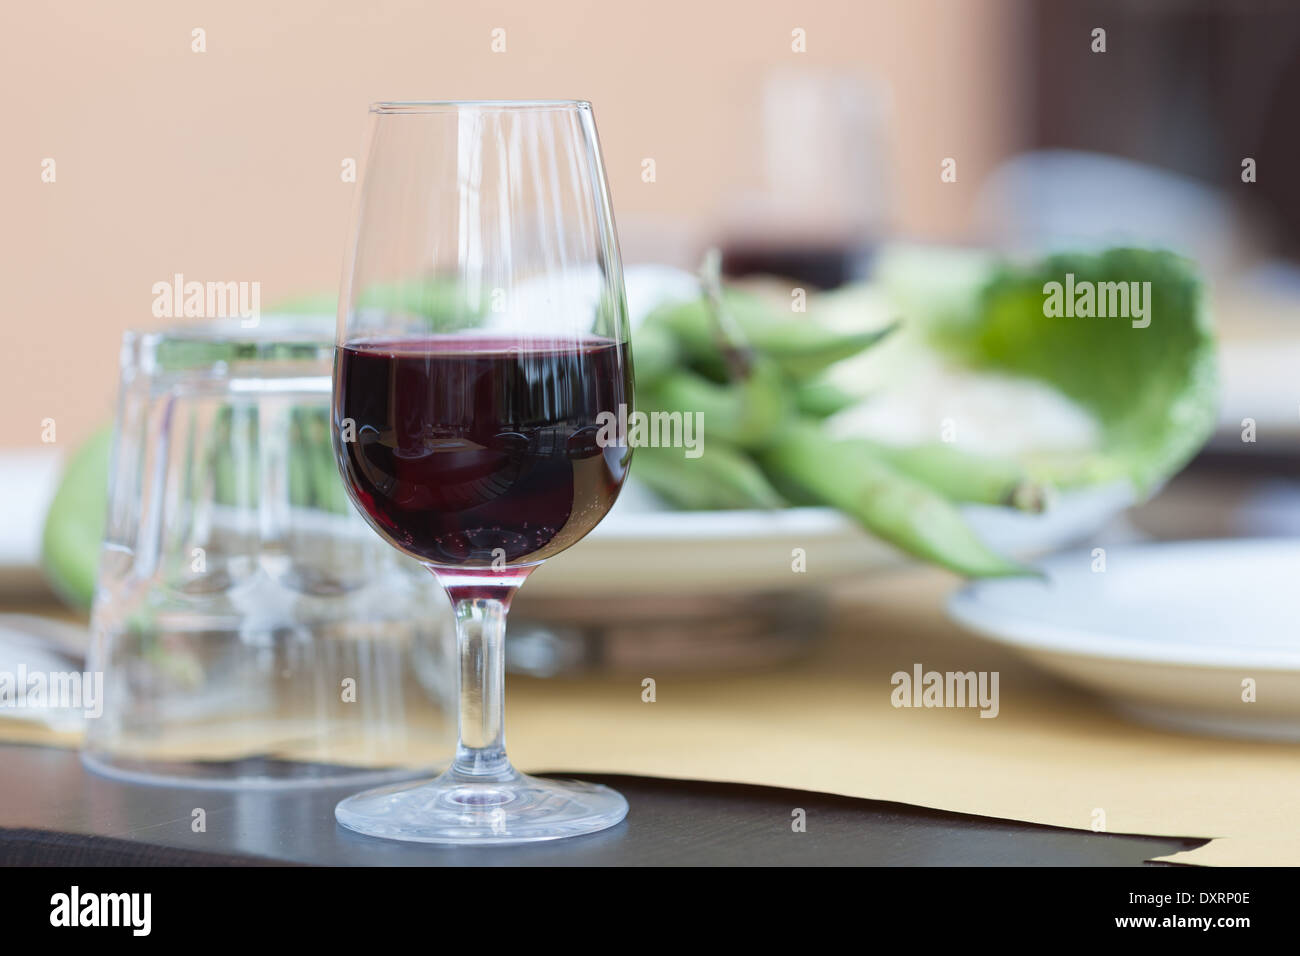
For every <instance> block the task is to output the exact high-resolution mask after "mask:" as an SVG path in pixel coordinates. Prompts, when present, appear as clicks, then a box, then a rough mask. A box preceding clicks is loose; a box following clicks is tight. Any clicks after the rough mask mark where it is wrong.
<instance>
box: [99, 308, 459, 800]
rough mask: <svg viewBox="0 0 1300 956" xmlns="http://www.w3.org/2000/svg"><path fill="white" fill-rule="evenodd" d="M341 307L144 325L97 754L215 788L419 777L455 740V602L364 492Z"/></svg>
mask: <svg viewBox="0 0 1300 956" xmlns="http://www.w3.org/2000/svg"><path fill="white" fill-rule="evenodd" d="M333 332H334V323H333V321H332V317H330V316H319V317H306V316H297V317H290V316H278V315H266V316H262V317H261V320H260V323H259V324H258V325H257V326H256V327H254V328H245V327H244V326H243V325H242V324H241V321H240V320H239V319H226V320H215V321H208V322H202V323H187V324H186V325H184V326H180V327H175V328H168V329H156V330H149V331H142V332H128V333H127V334H126V335H125V337H124V339H123V345H122V353H121V363H122V367H121V377H122V384H121V393H120V398H119V403H118V411H117V422H116V430H115V435H114V442H113V456H112V465H111V468H110V472H111V474H110V481H109V508H108V512H109V513H108V521H107V529H106V533H105V540H104V547H103V551H102V557H101V561H100V571H99V580H98V584H97V587H96V594H95V607H94V611H93V614H92V617H91V636H92V640H91V646H90V654H89V662H88V667H89V670H90V671H91V672H92V673H102V674H103V680H104V695H103V696H104V701H103V704H104V706H103V713H102V714H100V715H99V716H98V717H96V718H94V719H90V720H88V721H87V726H86V740H85V747H84V751H83V754H84V759H85V761H86V763H87V765H89V766H90V767H91V768H93V769H95V770H97V771H99V772H101V773H105V774H110V775H113V776H118V777H127V778H130V779H135V780H145V781H154V782H165V783H170V784H177V783H189V784H195V785H201V786H205V787H239V788H248V787H257V788H267V787H299V786H303V785H308V784H315V785H326V784H347V783H349V782H351V783H355V784H357V785H361V784H362V783H377V782H381V781H388V780H393V779H410V778H411V777H412V776H416V775H418V774H422V773H428V772H430V771H432V770H434V769H438V768H441V767H444V766H446V765H447V764H448V761H449V760H450V758H451V755H452V746H453V740H452V722H453V721H452V711H453V708H452V706H451V699H452V697H453V688H452V687H451V686H448V685H450V684H451V683H452V681H451V680H449V679H448V678H449V676H450V672H451V670H452V661H453V660H454V641H453V639H452V634H451V631H452V622H451V614H450V609H449V608H448V607H447V604H446V601H445V600H442V599H441V596H440V595H437V594H436V593H430V592H429V589H428V587H427V578H426V575H425V574H424V570H423V568H421V567H420V565H419V564H418V563H416V562H414V561H411V560H410V559H409V558H405V557H403V556H402V555H400V554H398V553H396V552H394V551H393V550H392V549H391V548H387V547H385V546H384V545H383V544H382V542H380V541H378V540H377V539H376V538H375V536H374V535H373V534H372V533H371V531H370V529H369V528H368V527H367V526H366V524H365V522H364V521H362V520H361V519H360V518H359V517H358V516H357V514H356V512H355V510H354V509H353V508H352V507H351V506H350V504H349V503H348V500H347V496H346V494H345V492H344V490H343V486H342V482H340V481H339V478H338V471H337V469H336V468H335V466H334V461H333V458H334V455H333V451H332V446H331V440H330V403H331V380H330V367H331V362H332V358H333V353H334V341H333V339H334V336H333Z"/></svg>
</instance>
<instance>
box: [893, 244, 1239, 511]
mask: <svg viewBox="0 0 1300 956" xmlns="http://www.w3.org/2000/svg"><path fill="white" fill-rule="evenodd" d="M926 261H927V259H926V255H925V254H924V253H917V252H906V253H903V254H898V255H895V256H893V257H892V258H891V257H888V256H886V257H884V258H883V259H882V261H881V264H880V270H881V278H880V282H881V284H882V285H883V286H884V287H885V288H886V289H887V290H888V291H889V293H890V295H891V296H893V298H894V301H895V303H896V304H897V306H898V307H899V308H901V309H904V310H907V309H909V308H910V309H911V310H912V311H911V312H910V313H908V317H909V321H911V320H916V322H917V325H918V328H919V329H920V330H921V331H922V334H924V335H925V336H926V338H927V339H928V341H929V342H931V343H932V344H933V345H934V346H935V347H936V348H938V349H940V350H941V351H942V352H944V353H945V354H947V355H948V356H949V357H950V358H953V359H956V360H957V361H959V362H962V363H964V364H967V365H969V366H971V367H974V368H977V369H985V370H989V371H992V372H999V373H1006V374H1012V375H1018V376H1024V377H1028V378H1034V379H1038V380H1040V381H1043V382H1046V383H1047V384H1049V385H1051V386H1053V387H1054V388H1056V389H1058V390H1060V391H1061V392H1062V393H1063V394H1065V395H1066V396H1068V397H1069V398H1070V399H1072V400H1073V401H1074V402H1076V403H1077V404H1078V405H1080V406H1081V407H1083V408H1084V409H1085V410H1087V411H1088V412H1090V413H1091V414H1092V415H1093V416H1095V418H1096V420H1097V422H1098V423H1099V425H1100V427H1101V431H1102V441H1101V447H1100V448H1099V449H1098V450H1097V451H1096V452H1095V453H1093V454H1089V455H1086V456H1081V455H1079V454H1075V453H1070V454H1060V453H1049V454H1038V455H1029V456H1026V460H1025V462H1024V464H1025V467H1026V468H1027V469H1028V470H1029V471H1030V472H1031V473H1033V474H1034V475H1035V476H1036V477H1039V478H1042V479H1044V480H1049V481H1051V482H1053V483H1056V484H1058V485H1060V486H1062V487H1066V486H1071V485H1079V484H1088V483H1094V482H1102V481H1108V480H1114V479H1116V478H1128V479H1129V480H1131V481H1132V482H1133V484H1134V486H1135V487H1136V488H1137V489H1138V490H1139V492H1149V491H1150V489H1151V488H1152V487H1154V486H1155V485H1157V484H1159V483H1160V482H1161V481H1163V480H1165V479H1166V478H1168V477H1169V476H1170V475H1172V474H1174V473H1175V472H1177V471H1178V470H1179V469H1180V468H1182V466H1183V465H1185V464H1186V463H1187V461H1188V460H1189V459H1190V458H1191V457H1192V455H1194V454H1195V453H1196V451H1197V450H1198V449H1199V448H1200V447H1201V445H1202V444H1203V443H1204V442H1205V440H1206V438H1208V437H1209V435H1210V432H1211V431H1212V429H1213V427H1214V420H1215V386H1216V382H1215V364H1214V363H1215V358H1214V337H1213V332H1212V330H1211V326H1210V322H1209V318H1208V315H1207V312H1206V308H1205V297H1204V291H1203V289H1202V286H1201V283H1200V281H1199V279H1198V278H1197V275H1196V272H1195V267H1194V266H1193V264H1192V263H1190V262H1188V261H1187V260H1185V259H1182V258H1180V257H1178V256H1175V255H1173V254H1172V253H1169V252H1162V251H1153V250H1148V249H1130V248H1120V249H1110V250H1107V251H1105V252H1101V253H1097V254H1084V253H1074V254H1068V255H1056V256H1052V257H1050V258H1047V259H1044V260H1042V261H1040V262H1037V263H1034V264H1032V265H1029V266H1014V265H1005V264H1003V265H999V264H997V263H995V262H992V261H991V260H989V259H988V257H987V256H984V255H981V254H962V253H951V252H947V253H940V254H939V258H937V259H931V260H929V263H930V265H929V267H928V268H926V267H925V265H924V264H925V262H926ZM940 266H942V267H943V269H942V270H941V268H940ZM943 270H946V272H945V271H943ZM1067 274H1069V275H1072V276H1073V277H1074V278H1073V283H1074V286H1075V288H1076V289H1081V288H1083V285H1082V283H1091V284H1093V286H1094V287H1096V286H1098V285H1099V284H1101V283H1132V282H1136V283H1139V284H1141V283H1150V301H1149V302H1148V303H1147V305H1148V307H1149V313H1148V314H1149V316H1150V324H1149V325H1148V326H1147V327H1145V328H1135V327H1134V326H1133V323H1132V321H1131V320H1130V319H1129V318H1125V317H1106V318H1102V317H1077V316H1073V317H1066V316H1059V317H1058V316H1048V315H1046V314H1045V311H1044V303H1045V300H1046V299H1047V292H1046V291H1045V289H1046V287H1047V285H1048V283H1053V282H1055V283H1061V284H1064V283H1065V281H1066V276H1067ZM1138 288H1142V286H1141V285H1139V286H1138Z"/></svg>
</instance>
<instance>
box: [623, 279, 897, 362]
mask: <svg viewBox="0 0 1300 956" xmlns="http://www.w3.org/2000/svg"><path fill="white" fill-rule="evenodd" d="M721 299H722V304H723V307H724V308H725V309H726V310H727V313H728V314H729V315H730V316H731V317H732V318H733V319H734V320H735V324H736V327H737V328H738V330H739V331H740V333H741V334H742V336H743V338H744V340H745V344H746V345H747V346H749V347H750V348H752V349H754V350H755V351H756V352H758V353H760V354H762V355H764V356H766V357H767V358H769V359H771V360H772V361H773V362H774V363H775V364H776V365H777V366H778V367H779V368H780V369H781V370H782V371H783V372H784V373H785V374H786V375H788V376H790V377H791V378H793V379H796V380H802V379H809V378H812V377H814V376H815V375H817V373H819V372H821V371H823V370H824V369H825V368H827V367H828V366H830V365H832V364H833V363H835V362H838V361H840V360H842V359H846V358H848V357H850V356H852V355H856V354H858V353H859V352H861V351H863V350H864V349H868V348H870V347H871V346H873V345H875V344H876V343H877V342H879V341H880V340H881V339H882V338H884V337H885V336H886V335H888V334H889V333H890V332H891V331H893V328H894V327H893V326H888V327H886V328H883V329H869V330H859V331H853V332H837V331H835V330H833V329H830V328H827V327H825V326H823V325H820V324H819V323H817V322H815V321H813V320H812V319H810V318H808V317H807V316H806V315H805V316H801V317H790V318H786V317H784V316H782V314H781V313H780V312H779V311H777V310H776V309H775V308H773V307H772V306H771V305H770V304H769V303H768V302H766V301H765V300H763V299H760V298H759V297H757V296H754V295H751V294H749V293H745V292H739V291H736V290H731V289H728V290H726V291H725V292H724V293H723V294H722V296H721ZM644 325H646V326H655V325H663V326H664V327H665V328H666V329H668V330H669V331H670V332H671V333H672V335H673V336H674V337H675V338H676V340H677V342H678V345H679V347H680V349H681V353H682V355H683V356H684V357H685V358H686V359H687V360H688V361H689V362H691V363H692V364H694V365H696V366H697V367H698V368H699V369H700V370H701V371H705V372H706V373H710V374H712V375H714V376H715V377H718V376H720V375H722V374H725V373H724V370H725V368H726V365H727V363H728V361H729V359H730V358H731V357H730V356H728V355H727V354H726V352H725V348H724V347H723V346H721V345H720V343H719V341H718V333H717V330H716V327H715V325H714V320H713V318H712V315H711V310H710V306H709V303H708V300H707V299H705V298H700V299H695V300H692V301H690V302H681V303H674V304H671V305H665V306H660V307H659V308H658V309H656V310H655V311H653V312H651V313H650V314H649V315H648V316H646V319H645V323H644Z"/></svg>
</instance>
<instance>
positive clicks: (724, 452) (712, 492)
mask: <svg viewBox="0 0 1300 956" xmlns="http://www.w3.org/2000/svg"><path fill="white" fill-rule="evenodd" d="M633 457H634V460H633V465H632V471H633V474H635V475H636V477H637V480H638V481H640V482H642V483H644V484H645V485H646V486H647V487H649V488H650V489H651V490H652V491H654V492H655V493H656V494H658V495H659V496H660V497H662V498H664V499H665V500H667V501H669V502H671V503H672V504H674V505H676V506H677V507H679V508H687V509H695V510H709V509H729V508H780V507H782V506H783V505H784V504H785V502H784V501H783V500H782V499H781V496H780V495H779V494H777V492H776V490H775V489H774V488H773V487H772V485H771V483H770V482H769V481H768V480H767V478H766V477H764V475H763V472H762V471H761V470H759V468H758V466H757V465H755V464H754V462H753V461H752V460H751V459H750V458H748V457H747V456H745V455H743V454H741V453H740V452H739V451H737V450H735V449H733V448H730V447H728V446H727V445H725V444H723V443H722V442H721V441H718V440H716V439H712V438H711V439H710V440H709V441H708V443H707V444H706V445H705V448H704V454H703V455H701V456H700V457H699V458H687V457H686V456H685V455H684V454H683V453H682V449H680V448H638V449H637V450H636V454H635V455H634V456H633Z"/></svg>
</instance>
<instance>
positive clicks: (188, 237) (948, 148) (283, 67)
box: [0, 0, 1023, 447]
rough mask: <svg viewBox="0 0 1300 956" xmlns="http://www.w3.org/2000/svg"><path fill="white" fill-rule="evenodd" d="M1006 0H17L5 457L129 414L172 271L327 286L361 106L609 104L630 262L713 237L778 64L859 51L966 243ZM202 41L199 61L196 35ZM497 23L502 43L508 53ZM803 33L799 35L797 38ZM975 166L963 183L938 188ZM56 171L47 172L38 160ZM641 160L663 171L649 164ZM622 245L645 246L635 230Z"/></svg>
mask: <svg viewBox="0 0 1300 956" xmlns="http://www.w3.org/2000/svg"><path fill="white" fill-rule="evenodd" d="M1018 13H1019V7H1018V6H1017V5H1016V4H1015V3H1014V2H1013V0H1006V2H1003V0H987V2H977V0H947V2H945V0H923V2H916V0H908V2H903V0H898V2H894V3H879V2H860V0H859V2H853V0H839V2H829V0H820V2H811V0H804V2H801V3H794V2H785V3H781V2H771V0H758V2H754V0H749V2H743V3H742V2H729V3H719V2H706V0H656V2H648V3H636V4H633V3H623V2H618V0H603V2H585V0H551V2H541V0H525V2H508V3H507V2H497V3H477V2H457V3H414V2H399V0H355V2H346V3H345V2H325V3H306V2H277V3H269V2H257V3H252V2H246V0H244V2H226V3H218V2H215V0H213V2H204V3H175V2H170V0H147V2H140V0H132V2H128V3H112V4H109V3H103V2H100V0H87V2H76V3H44V4H28V3H6V4H5V12H4V14H3V20H2V21H0V90H3V91H4V96H5V100H6V103H5V109H4V122H5V135H4V147H3V149H2V150H0V195H3V206H2V207H0V208H3V210H4V212H5V216H4V226H5V228H4V229H3V231H2V233H0V236H2V238H0V244H2V247H0V263H3V275H4V283H3V289H4V294H5V302H4V313H5V315H4V324H5V330H6V336H5V340H6V348H5V350H4V353H3V354H4V360H3V361H4V365H3V370H4V373H3V375H0V401H3V405H4V408H5V409H6V411H7V413H6V414H5V415H3V416H0V446H10V447H12V446H20V445H32V444H37V443H39V441H40V422H41V419H43V418H47V417H50V418H54V419H55V420H56V422H57V424H58V439H59V444H61V445H63V444H65V443H70V442H73V441H76V440H77V439H78V438H80V437H81V436H83V435H85V434H86V433H87V432H88V431H89V430H90V429H91V428H92V427H93V426H94V425H95V424H97V423H98V422H100V421H103V420H106V419H107V418H108V417H110V416H111V407H112V401H113V392H114V387H115V376H116V346H117V341H118V337H119V335H120V333H121V331H122V329H123V328H126V327H127V326H131V325H136V326H141V325H150V324H156V323H157V322H158V320H156V319H154V318H152V316H151V314H150V305H151V302H152V293H151V291H150V287H151V286H152V284H153V283H154V282H156V281H159V280H162V279H165V278H168V277H170V276H171V275H172V274H173V273H174V272H182V273H184V274H185V275H186V276H188V277H190V278H195V279H200V280H208V279H220V280H248V281H252V280H257V281H260V282H261V283H262V300H263V303H264V304H267V303H270V302H272V301H274V300H275V299H276V298H277V297H283V296H286V295H290V294H294V293H298V292H303V291H311V290H316V289H334V288H336V287H337V283H338V272H339V266H340V258H341V254H342V250H343V244H344V233H345V229H346V225H347V217H348V212H349V203H350V197H351V192H352V188H353V187H352V186H351V185H348V184H345V183H343V182H341V180H340V176H339V171H340V163H341V161H342V159H343V158H344V157H349V156H355V155H356V153H357V150H358V147H359V145H360V140H361V135H362V132H363V128H364V123H365V119H366V116H365V109H366V105H367V103H369V102H370V101H372V100H376V99H484V98H538V97H575V98H576V97H580V98H587V99H590V100H592V101H593V103H594V104H595V107H596V116H597V119H598V122H599V124H600V128H601V135H602V139H603V143H604V148H605V153H606V159H607V162H608V166H609V172H610V177H611V185H612V190H613V194H614V203H615V209H616V212H617V214H618V216H619V218H620V221H621V223H622V224H623V228H624V231H625V233H629V236H625V246H628V245H629V244H630V245H632V246H633V248H632V249H630V250H629V252H630V253H631V255H630V256H629V258H636V257H637V256H636V253H637V252H638V250H640V249H642V248H644V249H652V248H654V242H653V241H651V240H652V238H653V236H652V233H653V230H654V226H655V224H659V225H662V226H663V227H664V231H663V232H662V236H663V237H666V238H664V239H661V243H662V242H664V241H680V240H678V239H676V238H674V237H677V236H703V237H708V236H709V235H710V234H711V233H712V232H713V231H714V230H716V228H717V227H716V224H717V222H718V219H719V216H720V215H721V213H722V211H723V210H724V209H725V208H726V205H727V203H728V202H729V201H730V200H729V197H730V195H731V193H730V190H732V189H733V188H734V187H735V186H736V185H745V184H749V183H753V182H755V181H756V177H757V175H758V174H757V160H756V141H755V137H756V132H755V126H756V123H757V113H756V105H755V101H756V89H757V85H758V83H759V81H760V79H761V77H762V76H763V74H764V71H765V70H766V69H767V68H769V67H771V66H779V65H789V64H791V63H792V62H793V61H796V60H797V61H798V62H799V63H803V64H807V65H809V66H819V67H820V66H838V67H856V68H858V69H860V70H862V71H864V72H866V73H868V74H869V75H871V76H873V77H874V78H876V79H877V80H878V81H880V82H881V83H883V84H885V85H887V87H888V89H889V90H890V91H891V93H892V121H891V123H890V126H889V129H888V135H889V140H890V153H889V162H890V165H891V167H892V175H893V182H894V184H895V189H896V193H895V195H894V196H892V197H891V198H892V205H893V208H894V212H895V222H896V225H897V227H898V228H899V229H900V230H902V231H905V232H907V233H910V234H914V235H923V236H924V235H928V236H951V235H955V234H959V233H960V231H961V230H962V228H963V227H964V223H965V204H966V203H967V201H968V199H969V197H970V195H971V193H972V191H973V189H974V186H975V185H976V184H977V183H978V180H979V178H980V177H981V175H982V174H983V173H984V172H985V171H987V170H988V168H990V166H991V165H992V164H994V163H995V162H996V161H997V160H998V159H1000V158H1001V157H1002V156H1004V155H1005V154H1006V153H1007V152H1009V151H1010V150H1012V149H1013V148H1014V147H1015V145H1016V143H1017V139H1018V135H1019V129H1018V126H1017V123H1018V116H1019V108H1018V104H1017V101H1016V97H1017V94H1018V91H1019V90H1021V89H1022V87H1023V84H1022V83H1021V82H1020V81H1019V77H1018V65H1017V64H1018V56H1019V49H1020V43H1021V38H1020V36H1019V35H1018V33H1017V22H1018ZM195 27H202V28H203V29H204V30H206V41H207V52H206V53H203V54H196V53H193V52H191V49H190V47H191V30H192V29H193V28H195ZM494 27H503V28H505V30H506V43H507V52H506V53H505V54H494V53H492V52H491V50H490V31H491V30H492V28H494ZM795 27H802V28H803V29H805V30H806V31H807V37H808V52H807V53H806V54H802V55H796V54H794V53H792V52H791V50H790V33H791V30H792V29H793V28H795ZM944 156H955V157H958V158H959V163H960V165H959V181H958V183H957V184H956V185H947V186H945V185H942V184H941V183H940V182H939V177H938V166H939V161H940V159H941V158H942V157H944ZM46 157H51V158H53V159H54V160H55V161H56V164H57V166H56V170H57V181H56V182H55V183H53V184H45V183H42V182H41V178H40V176H41V161H42V160H43V159H44V158H46ZM643 157H653V158H654V159H655V161H656V163H657V173H658V175H657V182H655V183H653V184H646V183H643V182H642V181H641V178H640V163H641V160H642V158H643ZM629 239H631V240H632V241H631V242H630V243H629Z"/></svg>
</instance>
